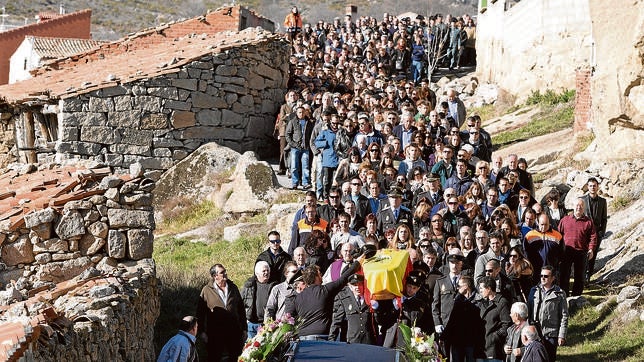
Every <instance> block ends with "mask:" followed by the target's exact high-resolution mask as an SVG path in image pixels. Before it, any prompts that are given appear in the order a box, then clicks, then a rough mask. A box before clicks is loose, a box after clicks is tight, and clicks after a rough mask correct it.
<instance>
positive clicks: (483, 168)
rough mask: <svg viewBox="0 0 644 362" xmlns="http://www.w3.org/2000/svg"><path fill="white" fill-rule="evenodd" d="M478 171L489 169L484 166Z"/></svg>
mask: <svg viewBox="0 0 644 362" xmlns="http://www.w3.org/2000/svg"><path fill="white" fill-rule="evenodd" d="M478 169H479V170H486V169H487V167H485V166H482V167H478Z"/></svg>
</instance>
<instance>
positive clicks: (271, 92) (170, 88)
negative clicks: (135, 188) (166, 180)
mask: <svg viewBox="0 0 644 362" xmlns="http://www.w3.org/2000/svg"><path fill="white" fill-rule="evenodd" d="M287 76H288V47H287V45H286V43H284V42H283V41H275V40H273V39H268V38H264V39H260V40H258V41H255V42H251V43H248V44H244V45H243V46H242V45H240V46H235V47H231V48H229V49H228V50H226V51H224V52H221V53H217V54H212V55H207V56H204V57H203V58H201V59H198V60H196V61H193V62H191V63H188V64H187V65H185V66H183V67H181V68H179V69H170V70H169V71H168V73H167V74H164V75H161V76H157V77H155V78H151V79H147V80H143V81H135V82H131V83H125V84H120V85H117V86H114V87H111V88H104V89H100V90H96V91H92V92H90V93H87V94H83V95H80V96H75V97H71V98H66V99H63V100H61V101H60V103H59V109H60V113H59V114H58V124H59V140H58V142H57V145H56V152H57V153H56V156H55V157H56V158H57V159H56V161H62V160H64V159H69V158H83V159H92V160H96V161H99V162H103V163H105V164H106V165H109V166H112V167H114V169H115V171H116V172H117V173H118V172H128V169H129V166H130V165H132V164H133V163H136V162H139V163H140V164H141V165H142V166H143V167H144V168H145V169H146V170H147V171H148V173H147V174H146V176H148V177H152V178H156V177H158V176H159V175H160V174H161V173H162V172H163V171H165V170H167V169H169V168H170V167H171V166H173V165H174V163H176V162H177V161H179V160H181V159H183V158H185V157H186V156H187V155H188V154H190V153H191V152H192V151H194V150H195V149H197V148H198V147H199V146H201V145H202V144H204V143H208V142H212V141H215V142H217V143H219V144H220V145H223V146H226V147H229V148H231V149H233V150H236V151H238V152H245V151H254V152H256V153H257V154H259V155H266V154H267V153H268V152H272V151H273V148H274V146H273V143H272V133H273V125H274V122H275V115H276V114H277V111H278V109H279V108H278V107H279V104H280V102H281V101H282V100H283V97H284V94H285V89H286V82H287ZM52 157H54V156H52V155H51V154H40V155H39V161H41V162H42V161H48V160H50V159H51V158H52Z"/></svg>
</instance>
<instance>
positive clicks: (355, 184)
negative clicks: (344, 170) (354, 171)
mask: <svg viewBox="0 0 644 362" xmlns="http://www.w3.org/2000/svg"><path fill="white" fill-rule="evenodd" d="M351 186H360V183H358V182H352V183H351Z"/></svg>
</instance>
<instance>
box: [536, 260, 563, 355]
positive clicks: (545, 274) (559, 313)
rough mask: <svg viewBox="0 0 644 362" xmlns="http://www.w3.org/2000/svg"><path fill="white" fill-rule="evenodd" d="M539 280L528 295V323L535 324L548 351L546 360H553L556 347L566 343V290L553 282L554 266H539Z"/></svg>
mask: <svg viewBox="0 0 644 362" xmlns="http://www.w3.org/2000/svg"><path fill="white" fill-rule="evenodd" d="M540 280H541V282H540V283H539V284H538V285H536V286H534V287H532V289H531V290H530V294H529V295H528V309H529V310H530V313H529V315H530V324H533V325H535V326H537V327H538V328H537V330H538V331H539V335H540V336H541V341H542V342H543V344H544V345H545V346H546V350H547V351H548V360H549V361H555V360H556V358H557V347H558V346H563V345H564V344H565V343H566V332H567V331H568V302H567V301H566V292H564V291H563V290H562V289H561V288H560V287H559V286H558V285H556V284H555V273H554V268H553V267H552V266H550V265H546V266H544V267H543V268H541V275H540Z"/></svg>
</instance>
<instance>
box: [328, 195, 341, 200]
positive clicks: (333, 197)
mask: <svg viewBox="0 0 644 362" xmlns="http://www.w3.org/2000/svg"><path fill="white" fill-rule="evenodd" d="M338 197H340V196H338V195H329V198H330V199H337V198H338Z"/></svg>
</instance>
